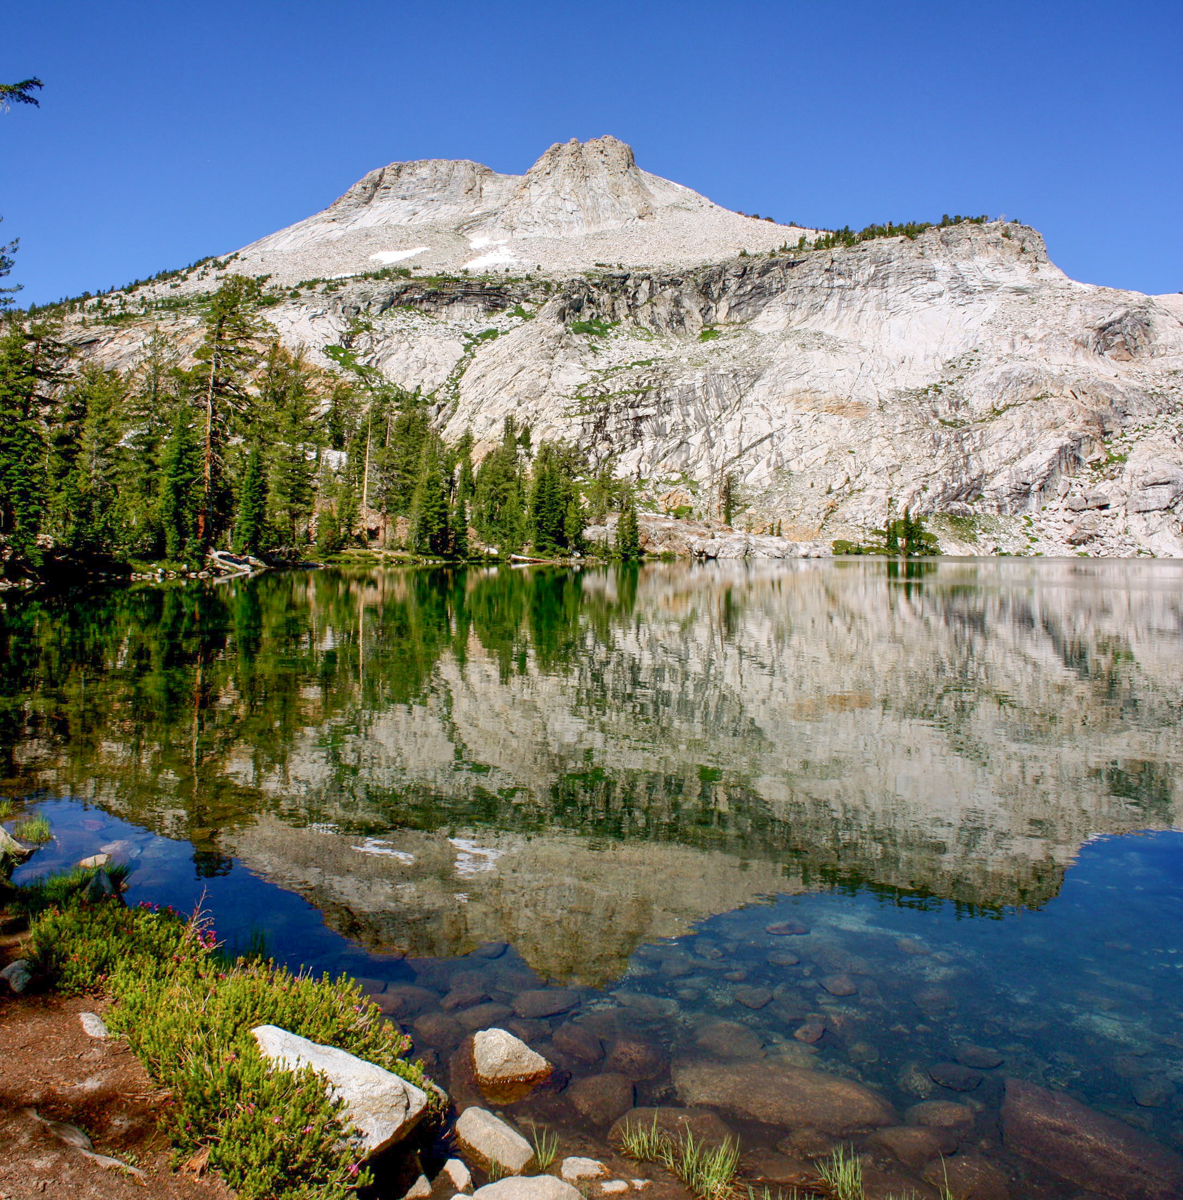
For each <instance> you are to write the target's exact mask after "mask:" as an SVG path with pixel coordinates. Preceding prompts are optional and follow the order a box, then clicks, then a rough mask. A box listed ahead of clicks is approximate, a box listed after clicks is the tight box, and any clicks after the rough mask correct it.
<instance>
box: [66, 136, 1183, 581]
mask: <svg viewBox="0 0 1183 1200" xmlns="http://www.w3.org/2000/svg"><path fill="white" fill-rule="evenodd" d="M885 215H886V214H885ZM887 232H891V231H887ZM847 242H852V243H853V244H847ZM835 243H837V244H835ZM232 273H245V274H248V275H258V276H266V277H267V284H268V286H269V288H270V289H271V292H270V297H271V305H270V307H269V308H268V309H267V310H266V315H267V318H268V320H270V321H271V322H272V323H273V324H274V325H275V327H276V328H277V330H278V331H279V333H280V334H281V336H282V337H283V339H284V340H285V341H286V342H288V343H289V344H291V345H292V346H303V347H306V348H307V350H308V351H309V353H310V354H312V355H313V356H314V357H318V358H319V361H322V362H324V363H325V365H333V364H332V363H331V362H330V359H329V358H325V357H323V352H324V350H325V348H326V347H333V346H342V347H346V348H348V349H349V350H350V351H351V352H352V353H353V354H354V355H355V356H357V357H358V359H360V360H361V361H363V362H367V363H369V364H371V365H373V366H375V367H377V368H379V369H380V370H381V371H382V372H383V373H384V374H385V376H386V377H387V378H389V379H390V380H391V381H392V382H394V383H396V384H398V385H400V386H401V387H404V388H406V389H409V390H415V389H418V390H419V391H420V393H421V394H423V395H426V396H428V397H429V398H430V400H431V402H432V410H431V411H432V414H433V420H434V422H435V424H436V426H437V428H438V429H439V430H441V431H442V432H443V434H444V436H445V437H446V438H447V439H449V440H455V439H457V438H459V437H460V436H461V435H462V434H463V433H464V432H465V431H466V430H471V431H472V433H473V434H474V436H475V438H476V442H477V445H476V453H477V455H478V456H479V454H480V453H481V452H482V451H483V450H487V449H488V448H490V447H491V446H492V445H493V444H494V443H495V441H496V439H497V438H498V437H499V435H500V431H501V428H502V425H503V422H504V420H505V418H506V417H508V416H513V417H514V418H516V419H517V421H518V422H519V423H528V424H529V425H530V426H531V429H532V431H533V435H534V437H535V439H536V440H539V439H542V438H566V439H568V440H570V441H572V442H576V443H579V444H580V445H581V446H582V447H583V448H585V449H586V450H587V451H588V452H589V453H590V455H591V457H592V460H593V461H594V462H596V463H598V464H603V463H609V464H610V465H611V467H612V469H613V470H614V471H615V472H616V473H617V474H618V475H621V476H625V475H627V476H629V477H631V478H632V479H634V480H636V481H637V483H638V491H639V496H640V500H641V507H642V509H643V510H645V509H647V510H649V511H651V512H653V513H656V514H660V513H669V514H674V515H677V516H678V517H680V518H690V519H696V520H698V521H699V522H701V523H703V524H704V528H706V531H707V532H706V534H705V535H704V536H706V537H707V540H712V539H713V544H714V545H715V546H716V553H717V554H718V555H719V556H728V555H737V556H747V557H751V556H765V555H771V556H773V557H783V556H784V555H785V554H796V553H818V552H822V551H824V552H828V551H829V548H830V545H831V543H832V542H833V541H834V540H835V539H847V540H850V541H852V542H860V541H865V540H866V539H867V538H868V536H869V532H870V531H871V530H873V529H875V528H877V527H881V526H883V525H884V523H885V521H886V520H887V519H888V518H889V517H891V516H893V515H896V516H898V515H899V514H901V513H902V512H903V510H904V509H905V508H908V509H910V510H911V512H912V513H913V514H920V515H923V516H925V517H926V518H927V520H928V527H929V530H930V531H931V532H933V533H935V534H936V535H937V537H938V539H939V542H940V546H941V549H942V551H943V552H944V553H954V554H958V553H961V554H1045V555H1074V554H1086V555H1100V556H1118V557H1121V556H1133V555H1159V556H1171V557H1177V556H1180V555H1183V533H1181V530H1180V511H1181V508H1183V424H1181V416H1180V413H1181V409H1183V404H1181V401H1183V295H1169V296H1159V297H1154V296H1146V295H1142V294H1139V293H1135V292H1126V291H1119V290H1117V289H1113V288H1106V287H1099V286H1095V285H1092V284H1084V283H1078V282H1076V281H1074V280H1071V279H1069V278H1068V277H1067V276H1066V275H1065V274H1064V273H1063V272H1062V271H1060V270H1059V269H1058V268H1057V267H1056V266H1055V265H1054V264H1053V263H1052V262H1051V260H1050V259H1049V257H1048V253H1047V249H1046V247H1045V245H1044V242H1043V239H1042V237H1041V236H1040V235H1039V234H1038V233H1037V232H1036V231H1035V230H1034V229H1031V228H1029V227H1027V226H1025V225H1022V224H1019V223H1017V222H1014V221H1005V220H980V221H979V220H976V219H975V220H974V221H959V222H956V223H945V224H942V225H939V226H928V227H926V228H920V229H918V228H917V227H910V228H909V229H908V231H907V232H906V233H900V234H897V235H895V236H868V237H867V238H865V239H864V240H861V241H859V240H854V239H850V238H847V239H841V238H839V239H835V238H826V237H823V236H822V235H821V234H819V233H818V232H817V231H813V230H807V229H803V228H802V227H799V226H796V225H781V224H777V223H775V222H773V221H769V220H767V219H759V218H754V217H750V216H745V215H743V214H740V213H734V212H729V211H728V210H726V209H724V208H721V207H720V206H718V205H716V204H713V203H712V202H711V201H709V200H707V199H706V198H704V197H703V196H700V195H698V194H697V193H696V192H693V191H691V190H689V189H688V188H685V187H682V186H680V185H678V184H675V183H671V182H669V181H668V180H665V179H661V178H660V177H658V176H656V175H653V174H650V173H648V172H646V171H643V170H642V169H641V168H639V167H638V166H637V164H636V162H635V160H634V157H633V152H632V150H631V149H630V148H629V147H628V146H626V145H624V144H623V143H622V142H619V141H617V140H616V139H615V138H610V137H604V138H597V139H594V140H592V141H589V142H585V143H580V142H577V141H572V142H569V143H566V144H561V145H555V146H552V147H551V148H550V149H549V150H548V151H547V152H546V153H545V154H544V155H543V156H542V157H541V158H540V159H539V160H538V162H537V163H535V165H534V166H533V167H531V168H530V170H529V171H528V172H527V173H526V174H525V175H522V176H516V175H502V174H498V173H497V172H494V171H492V170H490V169H489V168H488V167H485V166H482V165H480V164H478V163H473V162H463V161H462V162H450V161H442V160H428V161H422V162H408V163H393V164H391V165H390V166H387V167H382V168H380V169H378V170H376V171H372V172H370V174H368V175H366V176H365V177H364V178H363V179H361V180H359V181H358V182H357V183H356V184H354V186H353V187H351V188H350V189H349V190H348V191H347V192H346V193H345V194H344V195H343V196H342V197H341V198H340V199H339V200H337V201H336V202H335V203H333V204H331V205H330V206H329V207H328V208H327V209H325V210H324V211H323V212H321V213H318V214H316V215H315V216H312V217H309V218H308V219H307V220H305V221H301V222H299V223H298V224H296V225H293V226H291V227H290V228H288V229H285V230H282V231H280V232H278V233H275V234H272V235H271V236H269V237H266V238H263V239H262V240H261V241H258V242H255V243H253V244H252V245H250V246H247V247H245V248H244V249H242V250H240V251H238V252H237V253H236V254H233V255H229V256H228V257H227V258H225V259H221V260H214V261H212V262H207V263H206V264H204V265H202V266H199V267H196V268H194V269H192V270H190V271H189V272H188V273H186V274H185V275H184V276H183V277H182V278H181V279H180V280H179V281H174V282H172V283H168V282H158V283H154V284H149V285H143V286H141V287H140V288H139V289H133V290H130V291H129V292H127V293H125V294H124V295H123V296H122V298H121V300H120V301H119V303H120V304H121V305H122V308H121V309H120V310H119V311H120V322H119V323H117V324H115V323H110V324H103V323H102V322H101V320H100V321H99V322H96V321H94V320H93V319H91V317H92V316H93V314H88V316H87V320H86V325H85V328H82V327H78V328H77V329H76V331H75V333H74V335H73V337H74V339H75V340H76V341H77V343H78V344H79V345H80V346H82V348H83V349H84V350H85V351H86V352H87V353H88V354H89V355H90V356H92V357H94V358H96V359H98V360H99V361H102V362H103V363H104V364H106V365H112V366H120V367H124V366H128V365H130V364H131V363H132V362H134V361H135V359H136V357H137V355H138V353H139V351H140V348H141V347H142V345H143V343H144V341H145V339H146V337H147V336H148V334H149V332H150V330H151V329H152V328H153V326H155V325H158V324H159V325H168V324H169V323H170V322H171V323H172V324H173V325H174V326H175V325H179V326H182V328H180V329H174V332H177V333H179V334H180V335H181V336H182V339H183V337H184V334H185V329H184V328H183V327H184V326H185V325H186V324H189V325H192V326H193V328H194V329H196V324H197V321H198V315H197V314H196V312H195V311H193V309H192V307H189V308H186V306H185V304H184V303H183V301H184V298H185V297H186V296H192V297H196V296H197V295H198V294H199V293H201V292H203V291H208V290H210V289H211V288H212V287H214V286H216V284H217V281H218V279H219V278H221V277H224V276H226V275H229V274H232ZM162 299H167V300H169V304H168V305H167V306H162V304H161V301H162ZM137 306H138V308H137ZM106 311H107V312H110V308H109V307H108V309H107V310H106ZM137 313H141V314H142V318H143V319H136V317H137ZM725 494H726V495H727V496H728V500H727V502H726V503H725V502H724V495H725ZM725 515H726V516H730V518H731V525H732V527H733V528H734V530H735V531H736V532H738V533H741V534H744V535H747V536H744V537H715V533H716V532H718V530H719V529H720V528H721V527H720V526H719V522H720V519H721V518H722V517H723V516H725ZM712 522H713V523H714V526H713V527H712V526H711V523H712ZM712 529H713V530H714V532H712ZM758 535H765V536H764V538H763V539H761V538H760V537H759V536H758ZM700 540H701V539H700ZM651 545H652V548H656V549H660V548H662V547H661V542H660V539H658V540H656V541H653V542H652V543H651Z"/></svg>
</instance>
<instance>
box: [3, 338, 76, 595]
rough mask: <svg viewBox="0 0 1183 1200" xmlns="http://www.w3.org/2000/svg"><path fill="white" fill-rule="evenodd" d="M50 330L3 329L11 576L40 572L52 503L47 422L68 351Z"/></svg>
mask: <svg viewBox="0 0 1183 1200" xmlns="http://www.w3.org/2000/svg"><path fill="white" fill-rule="evenodd" d="M53 333H54V331H53V330H52V329H50V328H49V327H48V326H46V325H42V324H37V323H34V324H31V325H26V324H25V323H24V322H23V321H22V320H19V319H18V318H16V317H8V318H6V319H4V322H3V325H2V326H0V541H2V542H4V543H5V544H6V545H7V553H6V554H3V569H4V572H5V573H6V574H14V573H19V572H20V571H22V570H24V569H25V568H26V567H29V566H33V567H35V566H37V564H38V563H39V562H40V558H41V552H40V549H39V547H38V544H37V536H38V534H39V533H40V532H41V528H42V522H43V519H44V516H45V508H46V499H47V480H46V449H47V447H46V429H45V425H46V417H47V416H49V417H52V413H53V409H54V404H53V399H52V395H53V390H54V388H55V386H56V384H57V382H58V380H59V379H60V376H61V367H62V365H63V363H64V362H65V358H66V348H65V347H64V346H63V345H62V344H61V343H60V342H58V341H57V340H56V338H55V337H54V336H53Z"/></svg>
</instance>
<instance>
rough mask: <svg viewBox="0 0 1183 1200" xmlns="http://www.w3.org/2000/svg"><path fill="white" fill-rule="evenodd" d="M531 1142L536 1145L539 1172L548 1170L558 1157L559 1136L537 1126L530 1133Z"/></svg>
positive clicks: (535, 1154) (535, 1151) (535, 1156)
mask: <svg viewBox="0 0 1183 1200" xmlns="http://www.w3.org/2000/svg"><path fill="white" fill-rule="evenodd" d="M530 1141H531V1142H532V1143H533V1144H534V1161H535V1162H536V1163H537V1164H538V1170H539V1171H545V1170H547V1169H548V1168H549V1167H550V1165H551V1163H553V1162H554V1160H555V1158H556V1157H557V1156H558V1153H559V1135H558V1134H557V1133H554V1132H552V1131H551V1130H549V1129H541V1128H539V1127H538V1126H537V1125H536V1126H535V1127H534V1128H533V1129H532V1130H531V1131H530Z"/></svg>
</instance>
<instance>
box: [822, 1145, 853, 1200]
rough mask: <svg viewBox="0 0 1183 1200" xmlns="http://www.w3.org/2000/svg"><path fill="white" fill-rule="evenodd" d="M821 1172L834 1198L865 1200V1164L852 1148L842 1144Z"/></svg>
mask: <svg viewBox="0 0 1183 1200" xmlns="http://www.w3.org/2000/svg"><path fill="white" fill-rule="evenodd" d="M819 1173H820V1175H821V1177H822V1179H823V1180H824V1181H825V1184H826V1186H827V1187H828V1188H829V1189H830V1194H831V1196H833V1198H834V1200H863V1164H862V1162H861V1161H860V1159H859V1158H858V1157H857V1155H856V1154H855V1152H854V1150H853V1149H852V1148H850V1147H847V1146H840V1147H839V1148H838V1149H837V1150H835V1151H834V1153H833V1154H831V1155H830V1157H829V1158H828V1159H826V1160H825V1161H824V1162H823V1163H822V1164H821V1165H820V1168H819Z"/></svg>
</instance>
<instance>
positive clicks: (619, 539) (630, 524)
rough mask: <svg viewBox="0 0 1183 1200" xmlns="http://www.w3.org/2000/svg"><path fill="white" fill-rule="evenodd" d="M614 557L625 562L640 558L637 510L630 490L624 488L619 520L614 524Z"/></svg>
mask: <svg viewBox="0 0 1183 1200" xmlns="http://www.w3.org/2000/svg"><path fill="white" fill-rule="evenodd" d="M616 556H617V558H622V559H624V560H625V562H631V561H635V560H636V559H638V558H640V557H641V533H640V530H639V529H638V527H637V510H636V507H635V505H634V503H633V494H632V489H631V488H626V489H625V493H624V503H623V506H622V507H621V510H620V519H619V520H618V521H617V523H616Z"/></svg>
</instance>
